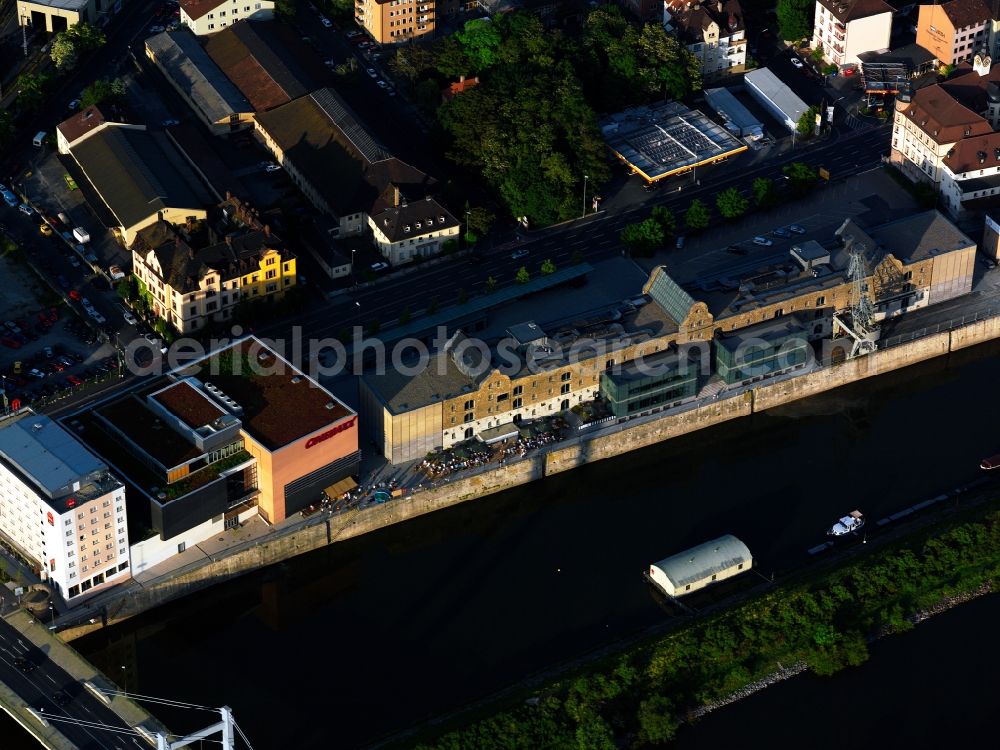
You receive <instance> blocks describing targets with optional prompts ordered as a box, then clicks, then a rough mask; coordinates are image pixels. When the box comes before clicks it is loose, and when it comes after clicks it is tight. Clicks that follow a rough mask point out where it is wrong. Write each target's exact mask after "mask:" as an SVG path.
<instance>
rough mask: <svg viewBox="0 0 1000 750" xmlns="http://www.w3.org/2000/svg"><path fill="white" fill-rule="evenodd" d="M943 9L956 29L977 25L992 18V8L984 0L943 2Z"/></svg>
mask: <svg viewBox="0 0 1000 750" xmlns="http://www.w3.org/2000/svg"><path fill="white" fill-rule="evenodd" d="M941 10H943V11H944V13H945V15H946V16H948V20H949V21H951V23H952V25H953V26H954V27H955V28H956V29H964V28H965V27H966V26H977V25H979V24H981V23H984V22H985V21H988V20H989V18H990V9H989V8H988V7H987V6H986V3H984V2H983V0H951V2H948V3H944V4H942V5H941Z"/></svg>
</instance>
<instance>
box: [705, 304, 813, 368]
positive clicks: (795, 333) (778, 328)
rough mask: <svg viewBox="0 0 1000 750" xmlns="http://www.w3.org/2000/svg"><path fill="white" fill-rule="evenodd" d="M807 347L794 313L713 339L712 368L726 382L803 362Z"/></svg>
mask: <svg viewBox="0 0 1000 750" xmlns="http://www.w3.org/2000/svg"><path fill="white" fill-rule="evenodd" d="M810 353H811V349H810V346H809V341H808V334H807V330H806V328H805V326H803V325H801V324H800V323H799V322H798V320H796V319H795V318H794V317H791V316H790V317H789V318H786V319H784V320H783V321H782V322H780V323H779V322H769V323H764V324H761V325H756V326H751V327H749V328H744V329H743V330H741V331H739V332H738V333H737V334H735V335H729V336H723V337H721V338H718V339H716V341H715V371H716V372H717V373H718V374H719V376H720V377H722V379H723V380H724V381H725V382H726V383H727V384H729V385H732V384H734V383H739V382H742V381H744V380H750V379H752V378H758V377H767V376H768V375H771V374H773V373H776V372H779V371H781V370H787V369H789V368H792V367H797V366H798V365H802V364H804V363H805V362H806V361H807V360H808V359H809V356H810Z"/></svg>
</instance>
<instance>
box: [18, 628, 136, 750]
mask: <svg viewBox="0 0 1000 750" xmlns="http://www.w3.org/2000/svg"><path fill="white" fill-rule="evenodd" d="M31 627H39V628H40V627H45V626H44V625H41V624H35V625H32V626H31ZM20 659H28V660H31V661H32V662H33V663H35V664H36V665H37V666H36V667H35V668H34V669H33V670H31V671H30V672H27V673H25V672H23V671H22V670H21V669H20V668H18V666H17V663H16V662H17V660H20ZM0 682H3V683H4V684H5V685H6V686H7V687H9V688H10V689H11V690H13V691H14V692H16V693H17V694H18V695H19V696H20V697H21V699H22V700H23V701H24V702H25V703H26V704H27V705H28V706H29V707H31V708H32V709H34V710H35V711H37V712H38V713H39V714H40V715H45V716H47V717H49V719H51V721H50V724H51V726H52V727H53V728H55V729H57V730H58V731H59V732H60V733H62V734H63V735H64V736H65V737H66V738H67V739H68V740H69V741H70V742H72V743H73V744H74V745H76V746H77V747H78V748H80V750H136V748H139V750H148V748H149V745H147V744H146V743H145V742H144V741H142V740H141V739H140V738H138V737H137V736H136V735H135V732H134V730H133V729H132V728H131V727H129V726H128V725H127V724H126V723H125V722H124V721H123V720H122V719H121V718H120V717H119V716H118V715H117V714H116V713H115V712H114V711H112V710H111V709H110V708H108V707H107V706H106V705H104V704H103V703H102V702H101V701H100V700H98V699H97V697H95V696H94V695H93V694H92V693H90V691H89V690H87V689H86V688H85V687H84V686H83V685H82V684H81V683H80V682H79V681H78V680H76V679H74V678H73V677H71V676H70V675H68V674H67V673H66V671H65V670H63V669H62V667H60V666H58V665H57V664H56V663H55V662H53V661H52V660H51V659H49V658H48V656H46V655H45V654H44V653H42V651H41V650H39V649H38V648H37V647H36V646H34V645H33V644H31V643H29V642H28V641H27V640H26V639H25V638H24V636H23V635H22V634H21V633H20V632H19V631H18V630H17V629H16V628H14V627H13V626H11V625H10V624H9V623H8V622H6V621H5V620H3V619H0ZM67 719H68V720H69V721H67ZM75 722H86V723H87V724H88V726H84V725H82V724H79V723H75ZM96 724H102V725H106V727H108V728H101V727H98V726H94V725H96ZM0 745H2V742H0Z"/></svg>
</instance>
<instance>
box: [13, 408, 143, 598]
mask: <svg viewBox="0 0 1000 750" xmlns="http://www.w3.org/2000/svg"><path fill="white" fill-rule="evenodd" d="M0 534H2V535H3V536H4V537H6V539H7V540H8V541H9V542H10V543H11V544H13V545H14V547H15V548H16V549H17V550H18V551H20V552H21V554H23V555H24V556H25V557H26V558H28V559H29V560H31V561H32V562H33V563H35V565H36V567H37V569H38V571H39V572H40V575H41V577H42V578H43V579H44V580H46V581H47V582H48V583H49V585H51V586H52V587H53V588H54V589H55V590H56V591H57V592H58V593H59V594H60V595H61V596H62V597H63V598H64V599H65V600H66V601H67V602H69V603H70V604H71V605H72V604H75V603H76V602H79V601H82V600H83V599H85V598H87V597H89V596H90V595H92V594H95V593H97V592H99V591H103V590H104V589H107V588H109V587H110V586H114V585H115V584H118V583H121V582H123V581H126V580H128V579H129V578H130V577H131V572H130V568H129V538H128V513H127V510H126V507H125V486H124V485H123V484H122V482H120V481H119V480H118V479H117V478H116V477H114V476H113V475H112V474H111V473H110V472H109V470H108V465H107V464H106V463H104V462H103V461H101V460H99V459H98V458H97V457H96V456H94V455H93V454H92V453H91V452H90V451H89V450H87V448H86V447H84V446H83V445H82V444H81V443H80V442H79V441H78V440H77V439H76V438H75V437H74V436H73V435H72V434H71V433H70V432H68V431H67V430H65V429H63V427H61V426H60V425H59V424H57V423H55V422H53V421H52V420H51V419H49V418H48V417H46V416H43V415H41V414H35V413H33V412H30V411H29V412H27V413H24V414H22V415H20V416H18V417H15V418H11V419H9V420H7V421H6V422H4V423H2V424H0Z"/></svg>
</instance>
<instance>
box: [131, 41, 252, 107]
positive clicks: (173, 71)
mask: <svg viewBox="0 0 1000 750" xmlns="http://www.w3.org/2000/svg"><path fill="white" fill-rule="evenodd" d="M146 47H147V48H149V49H150V50H151V51H152V53H153V55H154V58H155V61H156V62H157V63H158V64H159V65H160V66H161V67H162V68H163V69H164V71H165V72H166V73H167V75H169V76H170V77H171V78H172V79H173V81H174V83H175V84H176V85H177V86H178V87H179V88H181V89H182V90H183V91H186V92H187V94H188V96H189V97H191V100H192V101H193V102H194V103H195V105H196V106H197V107H198V109H200V110H201V111H202V112H203V113H204V115H205V117H206V118H207V119H208V121H209V122H213V123H219V122H223V121H224V120H227V119H228V118H229V116H230V115H231V114H234V113H243V112H253V107H252V106H251V105H250V102H249V101H247V99H246V97H244V96H243V95H242V94H241V93H240V91H239V89H237V88H236V86H234V85H233V84H232V82H231V81H230V80H229V79H228V78H226V76H225V74H224V73H223V72H222V69H221V68H219V66H218V65H216V64H215V62H214V61H213V60H212V58H211V57H209V56H208V53H207V52H206V51H205V49H204V48H203V47H202V46H201V45H200V44H199V43H198V40H197V39H196V38H195V36H194V34H192V33H191V32H190V31H188V30H186V29H183V30H180V31H176V32H167V31H164V32H163V33H161V34H157V35H156V36H153V37H150V38H149V39H147V40H146Z"/></svg>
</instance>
